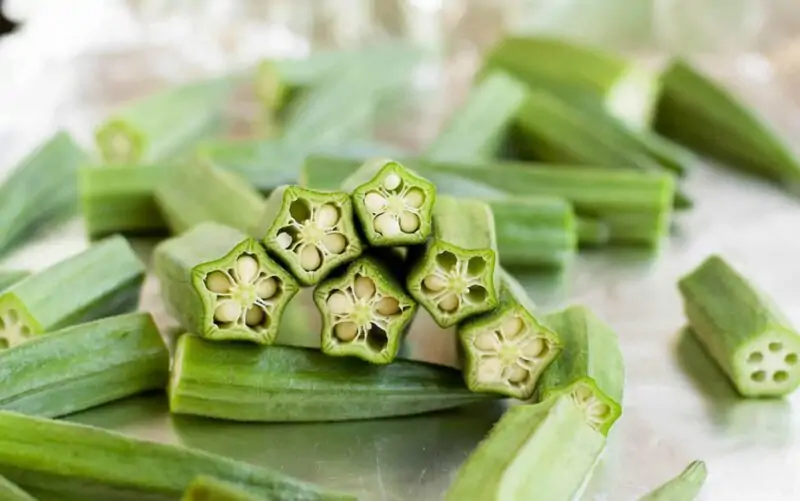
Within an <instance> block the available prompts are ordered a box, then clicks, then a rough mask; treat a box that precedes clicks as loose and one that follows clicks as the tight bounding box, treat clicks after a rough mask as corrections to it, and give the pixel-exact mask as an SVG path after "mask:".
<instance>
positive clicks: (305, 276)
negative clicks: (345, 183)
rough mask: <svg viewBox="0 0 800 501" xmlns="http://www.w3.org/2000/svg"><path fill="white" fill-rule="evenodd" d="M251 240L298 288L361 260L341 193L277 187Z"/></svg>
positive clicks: (357, 239) (345, 197)
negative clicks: (261, 245) (275, 260)
mask: <svg viewBox="0 0 800 501" xmlns="http://www.w3.org/2000/svg"><path fill="white" fill-rule="evenodd" d="M255 235H256V236H258V237H259V238H260V239H261V240H262V241H263V243H264V246H265V247H266V248H267V250H268V251H269V252H270V253H272V254H273V255H274V256H276V257H277V258H278V259H279V260H280V261H281V262H282V263H283V264H284V265H285V266H286V268H287V269H288V270H289V271H290V272H291V273H292V274H293V275H294V276H295V278H297V280H298V282H300V283H301V284H302V285H316V284H318V283H319V282H320V281H321V280H323V279H324V278H325V277H327V276H328V275H329V274H330V272H331V271H333V270H334V269H335V268H337V267H338V266H340V265H342V264H346V263H348V262H350V261H352V260H353V259H355V258H357V257H358V256H360V255H361V252H362V250H363V245H362V243H361V238H360V237H359V235H358V233H357V232H356V228H355V224H354V222H353V202H352V200H351V199H350V196H349V195H348V194H347V193H344V192H342V191H320V190H309V189H306V188H301V187H299V186H282V187H280V188H278V189H277V190H275V191H273V192H272V194H271V195H270V196H269V198H268V199H267V205H266V209H265V210H264V211H262V214H261V221H260V222H259V224H258V225H256V230H255Z"/></svg>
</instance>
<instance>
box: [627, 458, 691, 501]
mask: <svg viewBox="0 0 800 501" xmlns="http://www.w3.org/2000/svg"><path fill="white" fill-rule="evenodd" d="M706 475H707V472H706V464H705V463H704V462H702V461H692V462H691V463H689V466H687V467H686V469H685V470H683V471H682V472H681V474H680V475H678V476H677V477H675V478H673V479H672V480H669V481H668V482H666V483H665V484H663V485H661V486H660V487H658V488H657V489H656V490H654V491H652V492H650V493H648V494H647V495H645V496H644V497H641V498H639V501H694V500H695V499H697V496H698V495H699V494H700V489H702V488H703V484H704V483H705V481H706Z"/></svg>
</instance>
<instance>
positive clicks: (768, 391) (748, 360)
mask: <svg viewBox="0 0 800 501" xmlns="http://www.w3.org/2000/svg"><path fill="white" fill-rule="evenodd" d="M678 288H679V289H680V292H681V295H682V296H683V301H684V310H685V312H686V317H687V318H688V320H689V325H690V326H691V328H692V332H693V333H694V334H695V336H696V337H697V339H698V340H699V341H700V343H701V344H702V345H703V347H704V348H705V349H706V351H707V352H708V353H709V354H710V355H711V357H712V358H713V359H714V360H715V361H716V362H717V364H718V365H719V367H720V368H722V371H723V372H724V373H725V374H726V375H727V376H728V378H729V380H730V381H731V382H732V383H733V385H734V387H735V388H736V389H737V391H739V393H740V394H742V395H743V396H746V397H761V396H782V395H786V394H789V393H791V392H792V391H794V390H795V389H796V388H797V386H798V385H800V365H799V364H798V358H799V357H800V335H798V333H797V331H796V330H795V328H794V327H793V326H792V325H791V324H790V323H789V321H788V320H787V319H786V316H785V315H784V314H783V313H782V312H781V311H780V309H779V308H778V307H777V306H776V305H775V303H774V302H773V300H772V299H771V298H770V297H768V296H767V295H766V294H764V293H763V292H761V291H759V290H758V289H757V288H756V287H755V286H754V285H752V284H751V283H750V282H749V281H748V280H747V279H746V278H745V277H744V276H742V275H740V274H739V273H738V272H737V271H736V270H735V269H733V268H732V267H731V266H730V265H729V264H728V263H727V262H725V260H724V259H723V258H721V257H719V256H711V257H709V258H708V259H706V260H705V261H704V262H703V263H702V264H700V266H698V267H697V268H696V269H695V270H694V271H692V272H691V273H689V274H688V275H686V276H685V277H683V278H682V279H681V280H680V281H679V282H678Z"/></svg>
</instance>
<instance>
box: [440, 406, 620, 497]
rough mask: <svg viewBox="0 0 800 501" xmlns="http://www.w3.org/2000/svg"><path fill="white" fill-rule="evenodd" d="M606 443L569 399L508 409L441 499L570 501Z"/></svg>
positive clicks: (578, 490) (579, 488)
mask: <svg viewBox="0 0 800 501" xmlns="http://www.w3.org/2000/svg"><path fill="white" fill-rule="evenodd" d="M605 443H606V440H605V437H604V436H603V435H602V434H600V433H598V432H597V431H596V430H594V429H592V427H590V426H588V425H587V424H586V421H585V419H584V417H583V413H582V412H581V410H580V409H578V407H576V406H575V404H574V402H572V401H571V400H570V399H569V398H566V397H556V398H551V399H548V400H546V401H544V402H542V403H539V404H536V405H517V406H514V407H511V408H510V409H509V410H508V411H506V413H505V414H504V415H503V417H502V418H501V419H500V421H498V422H497V423H496V424H495V425H494V427H493V428H492V430H491V431H490V432H489V435H488V436H487V437H486V438H485V439H484V440H483V441H482V442H481V443H480V444H479V445H478V448H477V449H475V451H474V452H473V453H472V455H470V457H469V458H468V459H467V461H466V463H464V465H463V466H462V467H461V469H460V470H459V471H458V475H457V476H456V479H455V481H454V482H453V484H452V485H451V486H450V488H449V489H448V491H447V494H446V496H445V499H446V500H447V501H473V500H474V501H527V500H532V499H535V500H536V501H565V500H569V499H574V498H575V496H576V495H577V494H578V493H579V492H580V490H581V488H582V487H583V485H584V483H585V482H586V479H587V478H588V477H589V475H590V474H591V472H592V469H593V468H594V465H595V463H596V462H597V459H598V458H599V456H600V454H601V453H602V451H603V449H604V448H605Z"/></svg>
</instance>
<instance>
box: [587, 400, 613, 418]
mask: <svg viewBox="0 0 800 501" xmlns="http://www.w3.org/2000/svg"><path fill="white" fill-rule="evenodd" d="M609 412H611V408H610V407H609V406H607V405H606V404H601V403H598V404H597V405H593V406H591V407H590V409H589V415H591V416H592V417H596V418H601V417H603V416H605V415H606V414H608V413H609Z"/></svg>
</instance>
